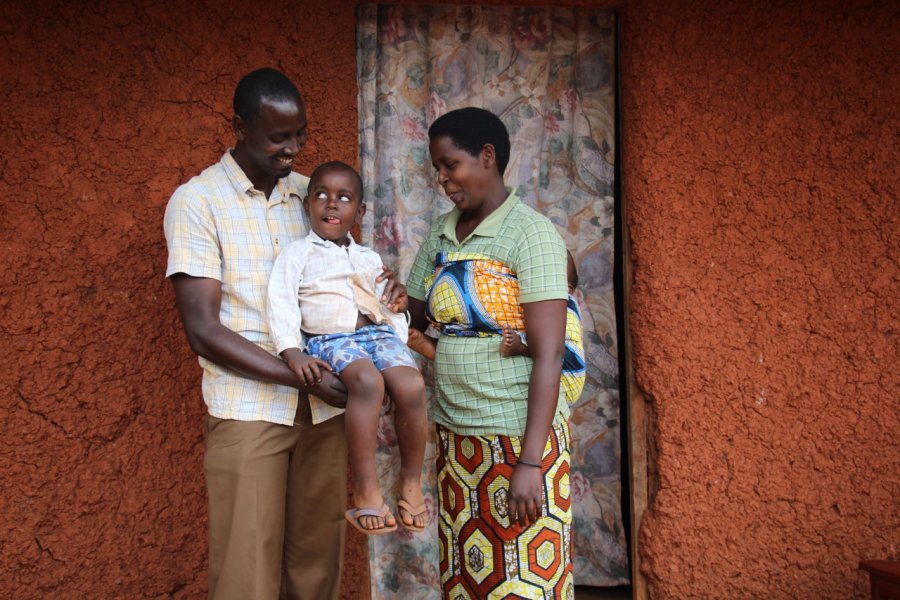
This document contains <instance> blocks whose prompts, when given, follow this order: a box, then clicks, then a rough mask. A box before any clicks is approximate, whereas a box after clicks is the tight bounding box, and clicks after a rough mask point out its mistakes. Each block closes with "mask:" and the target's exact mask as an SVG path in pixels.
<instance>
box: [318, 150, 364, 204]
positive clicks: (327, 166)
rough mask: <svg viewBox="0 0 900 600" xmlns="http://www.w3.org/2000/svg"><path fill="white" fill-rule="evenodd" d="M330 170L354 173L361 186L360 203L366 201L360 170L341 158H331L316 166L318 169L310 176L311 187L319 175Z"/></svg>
mask: <svg viewBox="0 0 900 600" xmlns="http://www.w3.org/2000/svg"><path fill="white" fill-rule="evenodd" d="M328 171H344V172H345V173H350V174H351V175H353V177H354V179H356V185H357V187H358V188H359V194H358V196H359V203H360V204H365V203H366V200H365V198H364V197H363V194H364V192H363V182H362V177H360V175H359V172H358V171H357V170H356V169H354V168H353V167H351V166H350V165H348V164H347V163H345V162H341V161H339V160H331V161H328V162H326V163H322V164H321V165H319V166H318V167H316V169H315V170H314V171H313V172H312V175H310V176H309V185H310V187H312V182H313V181H314V180H315V179H316V178H317V177H319V176H320V175H321V174H322V173H327V172H328Z"/></svg>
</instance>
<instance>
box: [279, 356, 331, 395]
mask: <svg viewBox="0 0 900 600" xmlns="http://www.w3.org/2000/svg"><path fill="white" fill-rule="evenodd" d="M281 357H282V358H283V359H284V362H286V363H287V365H288V367H290V369H291V371H293V372H294V373H295V374H296V375H297V378H298V379H299V380H300V383H301V384H302V385H306V386H310V385H316V384H317V383H320V382H321V381H322V370H325V371H329V372H330V371H331V367H330V366H328V363H327V362H325V361H324V360H322V359H319V358H315V357H313V356H310V355H308V354H304V353H303V352H302V351H301V350H300V348H288V349H287V350H285V351H284V352H282V353H281Z"/></svg>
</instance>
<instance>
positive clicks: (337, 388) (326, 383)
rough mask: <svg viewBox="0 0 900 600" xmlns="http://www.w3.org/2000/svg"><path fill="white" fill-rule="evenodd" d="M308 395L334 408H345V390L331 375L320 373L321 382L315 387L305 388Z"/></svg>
mask: <svg viewBox="0 0 900 600" xmlns="http://www.w3.org/2000/svg"><path fill="white" fill-rule="evenodd" d="M306 391H307V392H308V393H310V394H313V395H314V396H315V397H316V398H318V399H319V400H321V401H322V402H324V403H325V404H327V405H328V406H333V407H334V408H346V407H347V388H346V387H344V384H343V383H341V380H340V379H338V378H337V377H336V376H335V375H334V374H333V373H329V372H328V371H323V372H322V381H320V382H319V383H317V384H316V385H315V386H313V387H310V388H307V390H306Z"/></svg>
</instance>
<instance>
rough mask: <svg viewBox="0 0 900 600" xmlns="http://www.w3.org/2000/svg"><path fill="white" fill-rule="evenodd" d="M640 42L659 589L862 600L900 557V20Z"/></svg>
mask: <svg viewBox="0 0 900 600" xmlns="http://www.w3.org/2000/svg"><path fill="white" fill-rule="evenodd" d="M766 4H769V5H771V7H770V8H768V9H767V8H764V7H763V6H764V5H766ZM623 20H624V31H623V35H622V45H623V48H624V52H623V62H622V78H623V90H624V98H623V106H624V119H625V131H624V163H623V164H624V169H625V171H624V186H625V195H626V200H627V207H628V225H629V229H630V233H631V239H632V241H633V259H634V272H635V278H634V289H633V295H632V298H631V301H632V304H631V319H632V321H631V324H632V333H633V342H634V364H635V367H636V372H637V379H638V383H639V385H640V386H641V387H642V388H643V389H644V391H645V393H646V394H647V396H648V398H649V399H650V400H651V401H652V406H653V408H654V409H655V411H656V431H655V433H654V442H655V444H656V448H657V451H658V463H657V468H658V477H659V491H658V493H657V495H656V498H655V502H653V504H652V511H651V512H650V513H649V514H648V515H647V516H646V518H645V520H644V523H643V527H642V531H641V538H640V539H641V545H642V548H641V552H642V555H643V558H644V561H645V571H644V572H645V573H646V575H647V576H648V578H649V579H650V580H651V582H652V583H653V589H654V591H655V595H654V596H655V597H657V598H688V597H713V596H715V597H721V598H746V597H754V598H847V597H852V596H854V595H855V596H857V597H863V596H864V595H866V594H867V592H866V588H865V585H866V584H865V579H864V577H863V576H862V575H861V574H860V573H859V572H858V571H857V566H856V565H857V563H858V561H859V560H860V559H861V558H875V557H887V556H889V555H890V556H893V558H895V559H900V508H898V507H900V503H898V498H900V436H898V435H897V434H898V431H900V418H898V415H900V410H898V409H900V404H898V397H900V386H898V371H900V364H898V361H897V349H898V345H897V338H896V335H897V333H898V332H897V326H898V302H897V296H898V285H897V277H898V269H897V261H898V248H900V231H898V214H900V211H898V205H897V200H896V198H897V194H898V192H900V189H898V168H897V163H898V158H900V157H898V152H897V147H898V141H900V140H898V127H900V114H898V101H897V94H898V92H900V69H898V56H900V34H898V31H900V12H898V4H897V3H891V2H781V3H774V2H773V3H764V2H744V1H729V2H719V1H712V0H709V1H703V2H697V1H695V0H685V1H683V2H654V3H647V5H646V6H641V7H638V6H637V5H636V3H635V4H632V3H629V6H628V7H627V9H626V12H625V15H624V19H623Z"/></svg>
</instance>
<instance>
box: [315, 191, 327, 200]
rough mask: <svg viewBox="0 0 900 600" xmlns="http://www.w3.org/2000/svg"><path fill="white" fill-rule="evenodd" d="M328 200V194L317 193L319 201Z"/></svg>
mask: <svg viewBox="0 0 900 600" xmlns="http://www.w3.org/2000/svg"><path fill="white" fill-rule="evenodd" d="M326 198H328V194H326V193H325V192H316V199H317V200H325V199H326Z"/></svg>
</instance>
